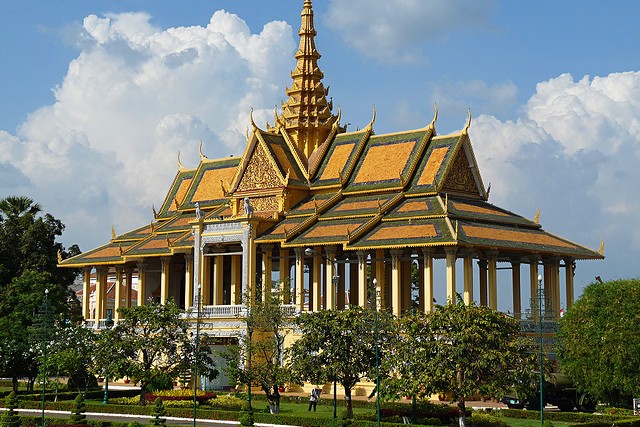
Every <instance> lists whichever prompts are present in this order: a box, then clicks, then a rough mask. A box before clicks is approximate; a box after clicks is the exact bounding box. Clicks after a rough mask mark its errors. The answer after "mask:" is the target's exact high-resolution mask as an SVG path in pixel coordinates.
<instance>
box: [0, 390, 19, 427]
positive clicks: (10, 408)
mask: <svg viewBox="0 0 640 427" xmlns="http://www.w3.org/2000/svg"><path fill="white" fill-rule="evenodd" d="M4 406H5V407H6V408H7V410H6V411H5V413H4V414H2V419H0V425H2V427H19V426H20V417H19V416H18V413H17V412H16V411H15V409H16V408H17V406H18V398H17V397H16V393H15V392H13V391H12V392H11V393H9V395H8V396H7V397H6V398H5V399H4Z"/></svg>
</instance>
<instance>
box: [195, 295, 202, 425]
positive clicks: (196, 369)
mask: <svg viewBox="0 0 640 427" xmlns="http://www.w3.org/2000/svg"><path fill="white" fill-rule="evenodd" d="M201 288H202V286H201V285H200V284H198V294H197V295H196V313H197V314H196V343H195V344H196V345H195V352H194V358H193V427H196V414H197V413H196V408H197V406H198V399H197V395H198V393H197V391H198V349H199V346H200V290H201Z"/></svg>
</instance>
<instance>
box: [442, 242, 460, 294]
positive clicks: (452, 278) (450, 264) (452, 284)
mask: <svg viewBox="0 0 640 427" xmlns="http://www.w3.org/2000/svg"><path fill="white" fill-rule="evenodd" d="M444 251H445V254H446V257H447V301H450V302H454V303H455V302H456V251H457V249H456V248H445V250H444Z"/></svg>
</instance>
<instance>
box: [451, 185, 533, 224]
mask: <svg viewBox="0 0 640 427" xmlns="http://www.w3.org/2000/svg"><path fill="white" fill-rule="evenodd" d="M447 195H448V193H447ZM451 198H452V199H453V200H452V202H453V203H455V202H464V203H470V204H474V203H478V202H479V200H477V199H468V198H465V197H461V196H456V195H452V196H451ZM481 202H482V203H485V204H487V205H489V206H491V207H492V208H495V209H496V210H498V211H501V212H503V213H506V214H509V215H512V216H514V217H516V218H518V219H521V220H524V221H528V222H529V225H526V224H521V225H522V226H523V227H531V228H540V229H541V228H542V225H540V223H539V222H535V221H534V220H531V219H529V218H526V217H524V216H522V215H519V214H517V213H515V212H513V211H510V210H509V209H505V208H503V207H500V206H498V205H494V204H493V203H491V202H489V201H488V200H481ZM453 216H459V217H460V218H467V217H465V216H464V215H463V214H454V215H453ZM478 221H485V219H482V220H478ZM486 221H490V222H493V221H492V220H489V219H487V220H486Z"/></svg>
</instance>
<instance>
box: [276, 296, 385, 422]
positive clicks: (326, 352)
mask: <svg viewBox="0 0 640 427" xmlns="http://www.w3.org/2000/svg"><path fill="white" fill-rule="evenodd" d="M377 322H378V325H379V334H378V338H379V342H378V347H379V352H380V357H382V355H383V354H384V353H385V349H386V348H387V347H388V345H387V343H388V342H389V337H390V335H391V331H392V328H391V315H390V314H388V313H387V312H385V311H380V312H379V313H378V319H377ZM296 325H297V326H298V328H299V329H300V333H301V337H300V339H298V340H297V341H295V342H294V343H293V345H292V346H291V347H290V348H289V351H288V355H289V357H290V360H291V368H292V371H293V373H294V375H295V376H296V377H297V378H299V379H301V380H305V381H309V382H311V383H314V384H320V383H324V382H333V381H337V382H338V383H339V384H340V385H342V387H343V388H344V393H345V399H346V400H347V416H348V417H351V416H352V414H353V408H352V404H351V392H352V390H353V387H355V385H356V384H357V383H358V382H359V381H360V380H361V379H363V378H368V379H370V380H375V378H376V370H375V368H376V330H375V326H376V313H375V312H374V311H372V310H365V309H363V308H361V307H358V306H350V307H349V308H348V309H346V310H342V311H331V310H323V311H318V312H312V313H302V314H300V316H298V318H297V319H296Z"/></svg>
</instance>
